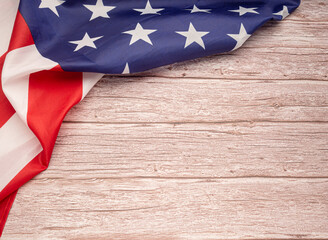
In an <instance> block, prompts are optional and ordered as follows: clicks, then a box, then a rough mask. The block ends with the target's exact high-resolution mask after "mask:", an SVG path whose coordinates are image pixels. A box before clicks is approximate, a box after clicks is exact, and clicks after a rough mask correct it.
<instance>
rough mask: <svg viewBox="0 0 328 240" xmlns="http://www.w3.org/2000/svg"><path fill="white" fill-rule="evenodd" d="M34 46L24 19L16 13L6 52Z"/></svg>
mask: <svg viewBox="0 0 328 240" xmlns="http://www.w3.org/2000/svg"><path fill="white" fill-rule="evenodd" d="M32 44H34V40H33V37H32V34H31V31H30V29H29V28H28V26H27V23H26V21H25V19H24V18H23V16H22V14H20V12H18V13H17V16H16V20H15V24H14V29H13V33H12V35H11V40H10V44H9V49H8V51H9V52H10V51H12V50H15V49H17V48H21V47H26V46H29V45H32Z"/></svg>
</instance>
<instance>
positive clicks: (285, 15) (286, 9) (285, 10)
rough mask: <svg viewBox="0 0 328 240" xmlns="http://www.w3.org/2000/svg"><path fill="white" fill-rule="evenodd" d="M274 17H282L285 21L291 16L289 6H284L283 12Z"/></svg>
mask: <svg viewBox="0 0 328 240" xmlns="http://www.w3.org/2000/svg"><path fill="white" fill-rule="evenodd" d="M273 15H277V16H281V17H282V19H283V20H284V19H285V18H286V17H288V16H289V11H288V8H287V6H284V7H283V9H282V10H281V11H279V12H277V13H274V14H273Z"/></svg>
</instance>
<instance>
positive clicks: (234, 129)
mask: <svg viewBox="0 0 328 240" xmlns="http://www.w3.org/2000/svg"><path fill="white" fill-rule="evenodd" d="M327 5H328V3H327V2H326V0H311V1H310V0H305V1H303V2H302V5H301V7H300V8H299V9H298V10H297V11H296V12H295V13H294V14H293V15H291V16H290V17H289V18H287V19H286V20H285V21H284V22H282V23H278V22H271V23H269V24H266V25H265V26H264V27H263V28H262V29H260V30H259V31H258V32H256V33H255V34H254V36H252V38H250V39H249V41H248V42H247V43H246V44H245V45H244V47H243V48H241V49H239V50H238V51H235V52H233V53H228V54H221V55H216V56H210V57H207V58H202V59H196V60H193V61H188V62H184V63H178V64H174V65H170V66H166V67H162V68H158V69H154V70H152V71H148V72H145V73H140V74H135V75H132V76H126V77H118V76H107V77H106V78H104V79H103V80H102V81H100V82H99V83H98V84H97V85H96V86H95V87H94V89H93V90H92V91H91V92H90V94H89V95H88V96H87V97H86V98H85V100H84V101H83V102H82V103H81V104H79V105H77V106H76V107H74V108H73V109H72V111H71V112H70V113H69V114H68V116H67V117H66V119H65V121H64V124H63V126H62V128H61V130H60V133H59V137H58V139H57V143H56V146H55V149H54V153H53V157H52V162H51V164H50V167H49V169H48V170H47V171H45V172H44V173H42V174H40V175H38V176H37V177H36V178H34V179H33V180H32V181H31V182H29V183H28V184H26V185H25V186H24V187H23V188H22V189H21V190H20V191H19V193H18V196H17V200H16V202H15V203H14V206H13V209H12V211H11V213H10V216H9V219H8V223H7V225H6V227H5V231H4V234H3V238H2V239H4V240H21V239H27V240H32V239H36V240H41V239H42V240H45V239H46V240H47V239H51V240H57V239H58V240H59V239H60V240H62V239H70V240H86V239H100V240H104V239H141V240H159V239H161V240H162V239H172V240H175V239H177V240H180V239H181V240H187V239H188V240H189V239H208V240H209V239H271V240H272V239H328V147H327V146H328V120H327V119H328V118H327V117H328V82H327V80H328V70H327V69H328V31H327V29H328V12H327V11H325V10H323V9H326V8H327Z"/></svg>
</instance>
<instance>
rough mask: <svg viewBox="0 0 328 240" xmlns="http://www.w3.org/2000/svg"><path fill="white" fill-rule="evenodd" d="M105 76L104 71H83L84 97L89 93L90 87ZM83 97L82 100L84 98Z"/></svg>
mask: <svg viewBox="0 0 328 240" xmlns="http://www.w3.org/2000/svg"><path fill="white" fill-rule="evenodd" d="M103 76H104V74H103V73H88V72H85V73H83V94H82V99H83V98H84V97H85V96H86V95H87V94H88V92H89V91H90V89H91V88H92V87H93V86H94V85H95V84H96V83H97V82H98V81H99V80H100V79H101V78H102V77H103ZM82 99H81V100H82Z"/></svg>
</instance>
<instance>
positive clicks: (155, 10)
mask: <svg viewBox="0 0 328 240" xmlns="http://www.w3.org/2000/svg"><path fill="white" fill-rule="evenodd" d="M133 10H135V11H137V12H141V14H140V15H145V14H159V15H160V13H158V12H160V11H163V10H164V8H153V7H152V6H151V5H150V2H149V0H148V1H147V4H146V7H145V8H134V9H133Z"/></svg>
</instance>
